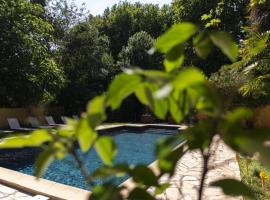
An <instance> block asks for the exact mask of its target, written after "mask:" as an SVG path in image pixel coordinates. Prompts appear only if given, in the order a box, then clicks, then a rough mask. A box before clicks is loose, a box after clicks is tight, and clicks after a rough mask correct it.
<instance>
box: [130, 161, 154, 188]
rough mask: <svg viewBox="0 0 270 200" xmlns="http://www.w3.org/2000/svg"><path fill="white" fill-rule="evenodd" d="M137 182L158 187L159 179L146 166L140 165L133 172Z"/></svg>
mask: <svg viewBox="0 0 270 200" xmlns="http://www.w3.org/2000/svg"><path fill="white" fill-rule="evenodd" d="M131 175H132V178H133V180H134V181H135V182H137V183H140V184H143V185H145V186H158V179H157V177H156V176H155V174H154V173H153V172H152V170H151V169H149V168H148V167H147V166H145V165H138V166H136V167H135V168H134V169H133V170H132V171H131Z"/></svg>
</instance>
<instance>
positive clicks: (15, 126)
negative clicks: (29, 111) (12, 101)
mask: <svg viewBox="0 0 270 200" xmlns="http://www.w3.org/2000/svg"><path fill="white" fill-rule="evenodd" d="M7 121H8V125H9V128H10V129H11V130H14V131H33V130H36V129H34V128H22V127H21V125H20V123H19V121H18V119H16V118H8V119H7Z"/></svg>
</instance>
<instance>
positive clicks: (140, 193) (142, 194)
mask: <svg viewBox="0 0 270 200" xmlns="http://www.w3.org/2000/svg"><path fill="white" fill-rule="evenodd" d="M128 199H129V200H155V198H154V197H153V196H152V195H150V194H149V193H148V192H147V191H145V190H144V189H142V188H135V189H133V190H132V191H131V192H130V193H129V197H128Z"/></svg>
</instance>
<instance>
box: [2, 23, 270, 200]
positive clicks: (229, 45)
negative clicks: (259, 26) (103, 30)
mask: <svg viewBox="0 0 270 200" xmlns="http://www.w3.org/2000/svg"><path fill="white" fill-rule="evenodd" d="M202 34H203V35H204V37H205V38H206V39H209V41H210V42H209V44H208V45H206V46H204V47H203V48H201V40H199V41H197V42H196V43H195V44H194V45H195V47H196V48H197V54H198V56H199V57H201V56H202V55H207V54H209V51H208V46H209V45H215V46H217V47H218V48H219V49H221V51H222V52H223V53H224V54H225V55H226V56H227V57H228V58H229V59H230V60H231V61H233V62H234V61H236V60H237V57H238V46H237V44H236V43H234V42H233V40H232V38H231V37H230V35H228V34H227V33H224V32H217V31H212V32H207V34H206V33H201V32H198V27H197V26H195V25H194V24H191V23H180V24H177V25H174V26H173V27H172V28H171V29H169V30H168V31H167V32H166V33H165V34H163V35H162V36H161V37H159V38H158V40H157V41H156V43H155V45H154V46H155V49H156V50H158V51H160V52H162V53H163V54H165V60H164V70H141V69H128V70H126V71H125V72H123V73H121V74H119V75H117V76H116V78H115V79H114V80H113V81H112V83H111V84H110V86H109V89H108V91H107V92H106V93H103V94H101V95H100V96H97V97H95V98H94V99H93V100H91V101H90V102H89V104H88V106H87V110H86V112H85V113H84V115H82V118H81V119H80V120H79V121H73V120H70V121H69V122H68V125H66V126H65V127H62V128H59V129H57V130H38V131H34V132H33V133H31V134H30V135H26V136H17V137H10V138H6V139H5V140H3V141H2V142H1V143H0V147H1V148H18V147H19V148H20V147H33V146H34V147H35V146H40V145H42V146H43V148H44V151H43V153H41V154H40V156H39V158H38V159H37V161H36V176H38V177H40V176H42V175H43V173H44V171H45V170H46V168H47V167H48V165H49V164H50V163H51V162H52V161H53V160H54V159H56V158H57V159H60V160H61V159H63V158H64V157H65V155H66V154H71V155H72V156H73V157H74V158H75V160H76V162H77V164H78V166H79V168H80V169H81V170H82V173H83V175H84V176H85V178H86V181H87V183H88V184H89V186H92V194H91V199H103V200H109V199H110V200H113V199H115V200H120V199H125V198H128V199H134V200H135V199H136V200H138V199H149V200H154V199H155V195H157V194H160V193H161V192H162V191H164V190H165V189H166V188H167V187H168V186H169V183H166V182H165V183H162V184H161V183H160V182H159V179H160V178H161V177H162V176H163V175H167V176H169V177H171V176H172V175H173V174H174V170H175V166H176V163H177V161H178V160H179V159H180V158H181V157H182V156H183V155H184V154H185V153H186V152H187V151H188V150H195V149H196V150H198V151H199V152H201V155H202V157H203V163H202V164H203V165H202V166H203V172H202V175H201V181H200V186H199V188H198V200H201V199H202V197H203V195H202V194H203V191H204V181H205V177H206V176H207V173H208V171H209V167H210V166H209V165H210V160H211V156H213V153H214V152H215V145H213V141H214V138H215V137H216V136H219V137H220V138H222V139H223V140H224V142H225V143H226V144H227V145H229V146H230V147H231V148H232V149H234V150H235V151H237V152H240V153H243V154H246V155H253V154H254V153H255V152H258V153H260V157H259V159H260V160H261V162H263V163H265V164H269V157H268V155H269V149H268V148H267V147H265V146H264V142H265V141H266V140H269V139H270V136H269V134H268V133H269V130H266V129H260V128H251V127H248V128H247V127H246V126H243V125H242V122H243V120H245V119H250V118H251V117H252V112H251V110H249V109H247V108H243V107H238V108H235V109H233V110H231V111H230V112H228V110H227V104H226V101H224V100H223V98H222V96H220V95H219V92H218V91H217V90H216V88H215V87H213V86H212V85H211V84H210V83H209V82H208V81H207V79H206V78H205V76H204V74H203V73H202V71H200V70H199V69H198V68H196V67H190V66H184V65H183V64H184V63H183V62H179V60H180V61H183V59H184V57H185V51H183V48H182V46H183V45H184V44H185V43H187V42H188V41H189V39H190V38H192V37H194V38H197V37H201V35H202ZM205 34H206V35H205ZM175 35H177V36H178V37H175ZM171 55H174V56H171ZM131 94H135V95H136V97H137V98H138V100H139V101H140V102H141V103H142V104H145V105H147V106H149V107H150V109H151V110H152V112H153V113H154V114H155V115H156V117H158V118H160V119H165V118H166V116H167V115H170V116H172V117H173V119H174V120H175V121H176V122H178V123H180V122H181V121H182V120H183V118H184V117H185V116H186V115H189V114H191V113H192V112H191V111H192V110H193V109H196V110H197V111H198V112H203V113H205V115H207V118H206V119H204V120H201V121H200V122H199V123H196V124H194V126H193V127H190V128H188V129H187V130H186V131H183V132H182V133H181V134H177V135H174V136H171V137H169V138H167V139H164V140H162V141H160V142H159V143H158V144H157V147H156V158H157V160H158V162H157V163H158V168H159V171H160V174H154V173H153V172H152V171H151V170H150V169H149V168H147V166H144V165H137V166H129V165H127V164H125V163H123V164H114V162H113V161H114V158H115V156H116V154H117V147H116V144H115V142H114V141H113V139H112V138H110V137H108V136H103V135H99V134H98V133H97V132H96V127H97V126H98V125H100V124H101V123H102V122H103V121H104V120H106V117H107V115H106V110H107V108H111V109H113V110H115V109H117V108H119V107H120V106H121V104H122V102H123V100H124V99H126V98H127V97H128V96H130V95H131ZM183 139H184V140H185V141H186V143H185V145H181V146H179V147H178V148H175V143H176V142H177V141H179V142H180V141H183ZM77 142H78V143H79V146H80V149H81V151H82V152H87V151H89V149H91V148H95V150H96V151H97V153H98V155H99V157H100V159H101V160H102V161H103V163H104V166H102V167H100V168H99V169H97V170H96V171H95V172H93V174H89V173H88V171H87V170H86V168H85V166H84V165H83V162H82V161H81V160H80V157H79V156H78V155H77V153H76V148H77V147H76V146H77V145H76V144H77ZM125 174H128V175H130V176H131V177H132V178H133V180H134V182H135V187H134V188H133V189H132V190H131V191H128V193H127V194H126V196H124V193H122V191H123V190H125V189H126V188H125V186H121V187H118V186H117V185H114V184H113V183H111V182H110V181H109V180H108V179H107V178H108V177H111V176H115V175H117V176H123V175H125ZM96 178H102V179H105V180H107V181H106V182H105V183H104V184H100V185H96V186H95V184H94V182H93V181H94V180H95V179H96ZM211 186H216V187H220V188H221V189H222V190H223V191H224V193H226V194H227V195H231V196H239V195H243V196H245V197H251V198H253V197H254V194H253V192H252V190H251V189H250V188H249V187H248V186H247V185H246V184H244V183H243V182H241V181H239V180H234V179H222V180H217V181H215V182H213V183H211ZM150 187H152V188H153V189H154V192H153V193H148V192H147V190H148V189H149V188H150Z"/></svg>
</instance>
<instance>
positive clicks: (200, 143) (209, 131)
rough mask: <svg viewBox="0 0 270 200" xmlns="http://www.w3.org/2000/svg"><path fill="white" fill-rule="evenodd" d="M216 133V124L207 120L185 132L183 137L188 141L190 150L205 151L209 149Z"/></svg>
mask: <svg viewBox="0 0 270 200" xmlns="http://www.w3.org/2000/svg"><path fill="white" fill-rule="evenodd" d="M215 133H216V129H215V122H213V121H211V120H210V119H209V120H208V119H207V120H200V121H199V123H198V124H196V125H195V126H194V127H191V128H188V129H187V130H185V131H183V133H182V134H181V136H182V137H183V138H184V139H185V140H186V141H187V145H188V147H189V149H191V150H193V149H205V148H208V147H209V145H210V143H211V141H212V138H213V136H214V135H215Z"/></svg>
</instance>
